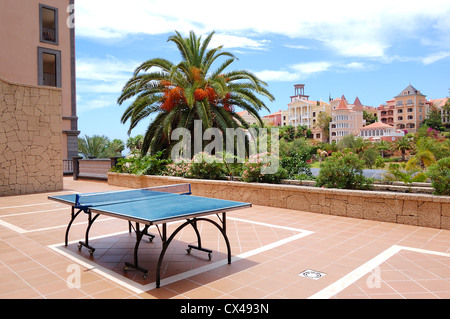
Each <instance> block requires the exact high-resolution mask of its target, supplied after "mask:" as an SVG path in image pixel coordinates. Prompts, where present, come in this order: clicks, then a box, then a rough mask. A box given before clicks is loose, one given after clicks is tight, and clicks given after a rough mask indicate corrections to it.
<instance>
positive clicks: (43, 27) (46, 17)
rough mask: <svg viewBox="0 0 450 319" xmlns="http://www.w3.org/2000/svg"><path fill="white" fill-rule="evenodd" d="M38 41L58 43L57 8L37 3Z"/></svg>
mask: <svg viewBox="0 0 450 319" xmlns="http://www.w3.org/2000/svg"><path fill="white" fill-rule="evenodd" d="M39 31H40V41H41V42H45V43H52V44H58V9H57V8H53V7H49V6H46V5H43V4H39Z"/></svg>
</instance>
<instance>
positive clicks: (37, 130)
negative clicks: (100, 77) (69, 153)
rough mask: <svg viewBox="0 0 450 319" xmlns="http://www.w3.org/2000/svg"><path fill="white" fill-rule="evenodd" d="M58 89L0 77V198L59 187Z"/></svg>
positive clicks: (59, 95) (59, 127)
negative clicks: (24, 83)
mask: <svg viewBox="0 0 450 319" xmlns="http://www.w3.org/2000/svg"><path fill="white" fill-rule="evenodd" d="M61 103H62V101H61V89H58V88H51V87H38V86H29V85H21V84H17V83H11V82H8V81H7V80H4V79H1V78H0V196H3V195H17V194H29V193H36V192H46V191H56V190H61V189H62V187H63V167H62V115H61V110H62V108H61Z"/></svg>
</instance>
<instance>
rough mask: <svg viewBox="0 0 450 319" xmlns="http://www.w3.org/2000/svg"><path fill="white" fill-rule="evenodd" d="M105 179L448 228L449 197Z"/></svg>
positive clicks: (110, 175)
mask: <svg viewBox="0 0 450 319" xmlns="http://www.w3.org/2000/svg"><path fill="white" fill-rule="evenodd" d="M108 183H109V184H110V185H116V186H123V187H130V188H144V187H152V186H162V185H170V184H179V183H190V184H191V188H192V192H193V194H194V195H198V196H205V197H214V198H220V199H228V200H236V201H243V202H248V203H252V204H255V205H263V206H271V207H280V208H289V209H296V210H301V211H306V212H312V213H321V214H332V215H338V216H346V217H353V218H361V219H369V220H376V221H383V222H391V223H399V224H408V225H415V226H423V227H433V228H440V229H450V197H448V196H436V195H428V194H404V193H390V192H379V191H356V190H341V189H326V188H318V187H307V186H294V185H284V184H263V183H244V182H236V181H212V180H198V179H185V178H179V177H166V176H148V175H144V176H136V175H129V174H120V173H111V172H110V173H108Z"/></svg>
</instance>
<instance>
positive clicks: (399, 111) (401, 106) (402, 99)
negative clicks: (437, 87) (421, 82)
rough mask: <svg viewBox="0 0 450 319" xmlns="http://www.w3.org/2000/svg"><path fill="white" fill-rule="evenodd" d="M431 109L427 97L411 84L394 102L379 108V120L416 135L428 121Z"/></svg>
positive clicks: (388, 102)
mask: <svg viewBox="0 0 450 319" xmlns="http://www.w3.org/2000/svg"><path fill="white" fill-rule="evenodd" d="M429 107H430V102H427V100H426V96H425V95H423V94H422V93H421V92H420V91H419V90H417V89H415V88H414V87H413V86H412V85H411V84H410V85H408V86H407V87H406V88H405V89H404V90H403V91H402V92H400V94H398V95H397V96H395V97H394V98H393V99H392V100H389V101H386V105H380V106H379V108H378V119H379V121H380V122H382V123H384V124H390V125H393V126H394V127H395V128H396V129H398V130H406V131H407V132H408V133H415V132H417V130H418V129H419V127H420V125H421V124H422V123H423V121H424V120H425V119H426V117H427V114H428V111H429Z"/></svg>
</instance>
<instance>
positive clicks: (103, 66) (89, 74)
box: [76, 56, 140, 112]
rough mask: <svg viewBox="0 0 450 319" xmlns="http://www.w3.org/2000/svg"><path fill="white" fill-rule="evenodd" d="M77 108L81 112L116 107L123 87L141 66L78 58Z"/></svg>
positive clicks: (115, 60) (109, 57)
mask: <svg viewBox="0 0 450 319" xmlns="http://www.w3.org/2000/svg"><path fill="white" fill-rule="evenodd" d="M76 63H77V92H78V94H77V106H78V110H79V111H80V112H84V111H87V110H91V109H98V108H103V107H107V106H115V105H116V100H117V97H118V96H119V95H120V92H121V91H122V88H123V86H124V85H125V83H126V82H127V81H128V80H129V79H130V78H131V76H132V74H133V72H134V70H135V68H136V67H137V66H138V65H139V64H140V63H138V62H135V61H127V60H125V61H124V60H120V61H119V60H118V59H117V58H115V57H113V56H107V57H105V58H104V59H99V58H77V61H76Z"/></svg>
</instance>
